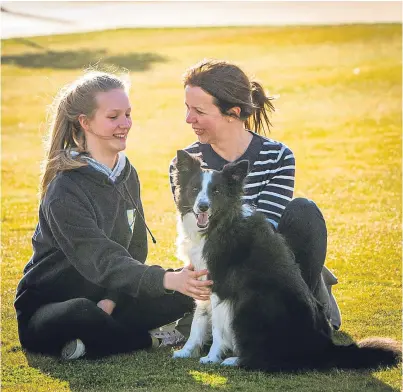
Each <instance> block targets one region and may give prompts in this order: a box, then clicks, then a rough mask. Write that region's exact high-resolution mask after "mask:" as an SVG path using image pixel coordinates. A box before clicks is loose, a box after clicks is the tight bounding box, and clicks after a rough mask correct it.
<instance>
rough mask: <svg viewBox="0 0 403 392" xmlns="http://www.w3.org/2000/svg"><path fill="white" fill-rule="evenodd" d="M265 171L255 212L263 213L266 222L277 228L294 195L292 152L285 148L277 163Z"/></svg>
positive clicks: (293, 160)
mask: <svg viewBox="0 0 403 392" xmlns="http://www.w3.org/2000/svg"><path fill="white" fill-rule="evenodd" d="M267 171H268V173H267V175H266V177H265V181H264V183H263V189H262V190H261V191H260V192H259V195H258V197H257V199H256V201H255V204H256V211H260V212H263V213H264V214H265V215H266V217H267V219H268V221H269V222H270V223H272V224H273V226H274V227H277V225H278V222H279V221H280V217H281V215H282V213H283V211H284V209H285V207H286V205H287V204H288V203H289V202H290V201H291V199H292V197H293V195H294V185H295V158H294V154H293V153H292V151H291V150H290V149H288V148H285V149H284V152H283V154H282V155H281V157H280V159H279V160H278V162H275V165H273V166H272V167H271V168H270V169H269V170H267ZM246 186H248V185H246ZM245 199H246V198H245Z"/></svg>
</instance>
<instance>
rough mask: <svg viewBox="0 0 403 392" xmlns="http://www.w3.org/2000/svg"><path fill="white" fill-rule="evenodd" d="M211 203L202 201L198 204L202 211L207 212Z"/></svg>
mask: <svg viewBox="0 0 403 392" xmlns="http://www.w3.org/2000/svg"><path fill="white" fill-rule="evenodd" d="M209 207H210V206H209V204H208V203H200V204H199V205H198V208H199V210H200V211H201V212H206V211H207V210H208V209H209Z"/></svg>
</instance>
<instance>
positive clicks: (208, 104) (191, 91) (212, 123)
mask: <svg viewBox="0 0 403 392" xmlns="http://www.w3.org/2000/svg"><path fill="white" fill-rule="evenodd" d="M185 105H186V122H187V123H188V124H190V125H192V128H193V131H194V133H195V134H196V135H197V137H198V139H199V141H200V143H203V144H215V143H217V140H219V135H220V129H223V128H224V127H227V126H228V121H227V118H226V116H224V115H223V114H222V113H221V112H220V109H219V108H218V107H217V106H216V105H214V98H213V96H211V95H210V94H208V93H206V92H205V91H204V90H203V89H201V88H200V87H194V86H189V85H188V86H186V88H185Z"/></svg>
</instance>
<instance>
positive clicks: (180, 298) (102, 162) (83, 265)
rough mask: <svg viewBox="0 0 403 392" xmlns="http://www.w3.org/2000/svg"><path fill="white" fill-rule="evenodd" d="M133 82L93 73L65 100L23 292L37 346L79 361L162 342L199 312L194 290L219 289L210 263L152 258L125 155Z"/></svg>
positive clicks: (59, 107) (28, 344) (31, 342)
mask: <svg viewBox="0 0 403 392" xmlns="http://www.w3.org/2000/svg"><path fill="white" fill-rule="evenodd" d="M127 90H128V86H127V85H125V83H124V82H123V81H122V80H121V79H120V78H118V77H116V76H114V75H111V74H107V73H100V72H90V73H88V74H87V75H85V76H84V77H81V78H80V79H78V80H77V81H75V82H74V83H72V84H71V85H70V86H68V87H67V88H65V89H64V90H62V91H61V93H60V96H59V97H58V99H57V100H56V102H55V108H56V110H55V114H54V119H53V122H52V124H51V127H50V138H49V142H50V143H49V148H48V152H47V158H46V160H45V162H44V163H45V164H44V173H43V178H42V184H41V202H40V208H39V223H38V225H37V227H36V230H35V233H34V235H33V239H32V244H33V256H32V257H31V259H30V261H29V262H28V264H27V266H26V267H25V269H24V276H23V278H22V279H21V281H20V283H19V285H18V288H17V295H16V300H15V308H16V311H17V319H18V329H19V337H20V341H21V344H22V346H23V347H24V348H26V349H27V350H31V351H35V352H41V353H48V354H59V353H61V356H62V358H63V359H76V358H79V357H82V356H83V355H84V354H85V353H87V355H88V356H103V355H108V354H115V353H119V352H128V351H132V350H136V349H141V348H146V347H150V346H152V345H153V346H157V345H158V344H159V343H160V342H159V341H158V340H157V339H156V338H152V337H151V336H150V334H149V332H148V331H149V330H150V329H152V328H156V327H159V326H161V325H164V324H167V323H169V322H172V321H174V320H176V319H178V318H179V317H181V315H183V314H184V313H185V312H188V311H190V310H191V309H192V307H193V300H192V298H191V297H193V298H196V299H206V298H208V296H209V293H210V289H209V287H208V286H209V285H211V283H212V282H211V281H208V282H207V283H205V282H201V281H199V280H198V278H199V277H200V276H202V275H205V274H206V273H207V271H200V272H195V271H193V270H192V266H189V267H188V268H184V269H182V270H180V271H173V270H168V271H166V270H164V269H163V268H161V267H159V266H157V265H145V264H144V262H145V260H146V256H147V233H146V230H148V227H147V225H146V223H145V220H144V215H143V208H142V203H141V199H140V183H139V178H138V176H137V173H136V170H135V169H134V168H133V166H131V164H130V162H129V161H128V159H127V158H126V157H125V155H124V154H123V150H124V149H125V148H126V140H127V136H128V133H129V131H130V128H131V125H132V120H131V114H130V113H131V107H130V102H129V98H128V94H127ZM148 231H149V230H148ZM150 234H151V233H150ZM153 240H154V238H153Z"/></svg>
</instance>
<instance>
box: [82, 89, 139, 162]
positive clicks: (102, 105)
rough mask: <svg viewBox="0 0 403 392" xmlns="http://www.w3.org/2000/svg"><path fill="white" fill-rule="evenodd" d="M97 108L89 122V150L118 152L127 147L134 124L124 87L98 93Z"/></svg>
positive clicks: (87, 139)
mask: <svg viewBox="0 0 403 392" xmlns="http://www.w3.org/2000/svg"><path fill="white" fill-rule="evenodd" d="M95 99H96V102H97V109H96V111H95V114H94V116H93V117H92V118H91V119H89V120H88V122H87V127H86V128H87V129H86V130H87V132H86V141H87V146H88V148H89V150H91V147H92V148H95V149H96V150H97V151H98V152H101V153H107V154H111V153H112V154H117V153H118V152H119V151H123V150H124V149H125V148H126V140H127V135H128V133H129V131H130V128H131V126H132V119H131V117H130V112H131V107H130V102H129V97H128V96H127V93H126V92H125V91H124V90H123V89H114V90H110V91H107V92H100V93H97V95H96V96H95Z"/></svg>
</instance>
